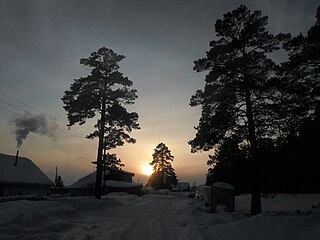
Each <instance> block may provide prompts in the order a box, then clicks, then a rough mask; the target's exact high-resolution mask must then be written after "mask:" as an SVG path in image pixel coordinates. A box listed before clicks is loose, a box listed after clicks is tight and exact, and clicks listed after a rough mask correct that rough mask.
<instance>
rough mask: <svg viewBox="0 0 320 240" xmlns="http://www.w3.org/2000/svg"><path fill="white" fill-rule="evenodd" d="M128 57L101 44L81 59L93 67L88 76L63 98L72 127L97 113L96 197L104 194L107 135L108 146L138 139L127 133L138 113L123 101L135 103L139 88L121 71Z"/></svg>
mask: <svg viewBox="0 0 320 240" xmlns="http://www.w3.org/2000/svg"><path fill="white" fill-rule="evenodd" d="M124 58H125V57H124V56H123V55H118V54H116V53H115V52H113V51H112V50H111V49H108V48H104V47H103V48H100V49H99V50H98V51H97V52H93V53H91V55H90V57H88V58H82V59H81V60H80V63H81V64H82V65H84V67H86V68H88V69H90V70H91V73H90V74H89V75H88V76H86V77H81V78H79V79H75V80H74V82H73V83H72V84H71V86H70V90H66V91H65V94H64V96H63V97H62V101H63V103H64V107H63V108H64V109H65V110H66V111H67V117H68V121H69V124H68V126H69V127H71V126H73V125H74V124H76V123H78V124H79V125H83V124H85V123H86V121H87V119H90V118H94V117H96V115H98V120H97V124H96V125H95V127H96V128H97V130H96V131H94V132H93V133H91V134H89V135H88V136H87V138H90V139H92V138H95V137H98V138H99V144H98V154H97V174H96V186H95V197H96V198H98V199H100V198H101V180H102V155H103V147H104V146H103V145H104V137H107V138H108V139H109V141H108V143H110V146H109V148H113V147H116V146H121V145H123V144H124V142H129V143H135V139H133V138H131V137H130V136H129V135H128V133H130V132H131V131H132V130H133V129H139V123H138V114H137V113H135V112H128V111H127V110H126V108H125V107H124V106H123V105H124V104H133V103H134V100H135V99H136V98H137V95H136V90H135V89H131V86H132V81H131V80H129V79H128V78H127V77H124V76H123V74H122V73H120V72H119V71H118V69H119V62H120V61H121V60H123V59H124Z"/></svg>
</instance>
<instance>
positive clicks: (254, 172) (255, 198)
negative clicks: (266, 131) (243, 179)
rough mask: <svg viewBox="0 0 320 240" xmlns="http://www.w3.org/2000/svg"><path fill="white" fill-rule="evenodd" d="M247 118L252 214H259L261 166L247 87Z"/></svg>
mask: <svg viewBox="0 0 320 240" xmlns="http://www.w3.org/2000/svg"><path fill="white" fill-rule="evenodd" d="M245 99H246V107H247V113H246V115H247V118H248V131H249V141H250V149H251V166H252V168H251V181H252V193H251V208H250V213H251V215H257V214H259V213H261V199H260V174H259V173H260V168H259V162H258V161H259V159H258V158H257V139H256V133H255V123H254V119H253V112H252V102H251V93H250V89H249V88H247V89H246V92H245Z"/></svg>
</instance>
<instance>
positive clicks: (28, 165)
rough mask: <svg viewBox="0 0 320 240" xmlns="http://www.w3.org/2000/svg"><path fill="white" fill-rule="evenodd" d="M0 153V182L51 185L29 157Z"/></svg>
mask: <svg viewBox="0 0 320 240" xmlns="http://www.w3.org/2000/svg"><path fill="white" fill-rule="evenodd" d="M15 159H16V156H12V155H6V154H3V153H0V183H10V184H34V185H46V186H48V185H52V184H53V183H52V181H51V180H50V179H49V178H48V177H47V175H46V174H44V173H43V172H42V171H41V169H40V168H39V167H38V166H37V165H35V164H34V163H33V162H32V161H31V160H30V159H28V158H25V157H19V158H18V164H17V166H14V163H15Z"/></svg>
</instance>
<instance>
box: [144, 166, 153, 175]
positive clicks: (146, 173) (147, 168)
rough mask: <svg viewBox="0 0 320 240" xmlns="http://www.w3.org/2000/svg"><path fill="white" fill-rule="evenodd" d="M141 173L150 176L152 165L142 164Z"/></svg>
mask: <svg viewBox="0 0 320 240" xmlns="http://www.w3.org/2000/svg"><path fill="white" fill-rule="evenodd" d="M143 173H144V174H145V175H148V176H150V175H151V174H152V173H153V168H152V166H151V165H149V164H146V165H144V166H143Z"/></svg>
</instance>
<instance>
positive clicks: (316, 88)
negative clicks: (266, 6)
mask: <svg viewBox="0 0 320 240" xmlns="http://www.w3.org/2000/svg"><path fill="white" fill-rule="evenodd" d="M316 19H317V21H316V24H315V25H314V26H312V27H311V28H310V29H309V31H308V32H307V35H306V36H303V35H302V34H300V35H298V36H296V37H294V38H292V39H290V40H289V41H288V42H286V43H285V44H284V48H285V49H286V50H287V51H288V54H289V60H288V61H286V62H285V63H283V64H282V65H281V74H282V77H283V81H282V83H283V86H282V89H283V90H284V91H283V92H284V93H285V94H286V98H285V100H286V101H285V102H284V103H283V105H284V106H285V108H284V109H283V112H284V114H286V116H287V119H286V121H287V122H288V123H291V124H290V125H289V126H290V127H291V129H290V130H291V131H295V129H297V128H299V126H300V125H301V124H302V123H304V121H305V120H306V119H310V120H312V119H314V118H315V117H316V111H317V108H319V107H320V80H319V75H320V6H319V7H318V9H317V14H316Z"/></svg>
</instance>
